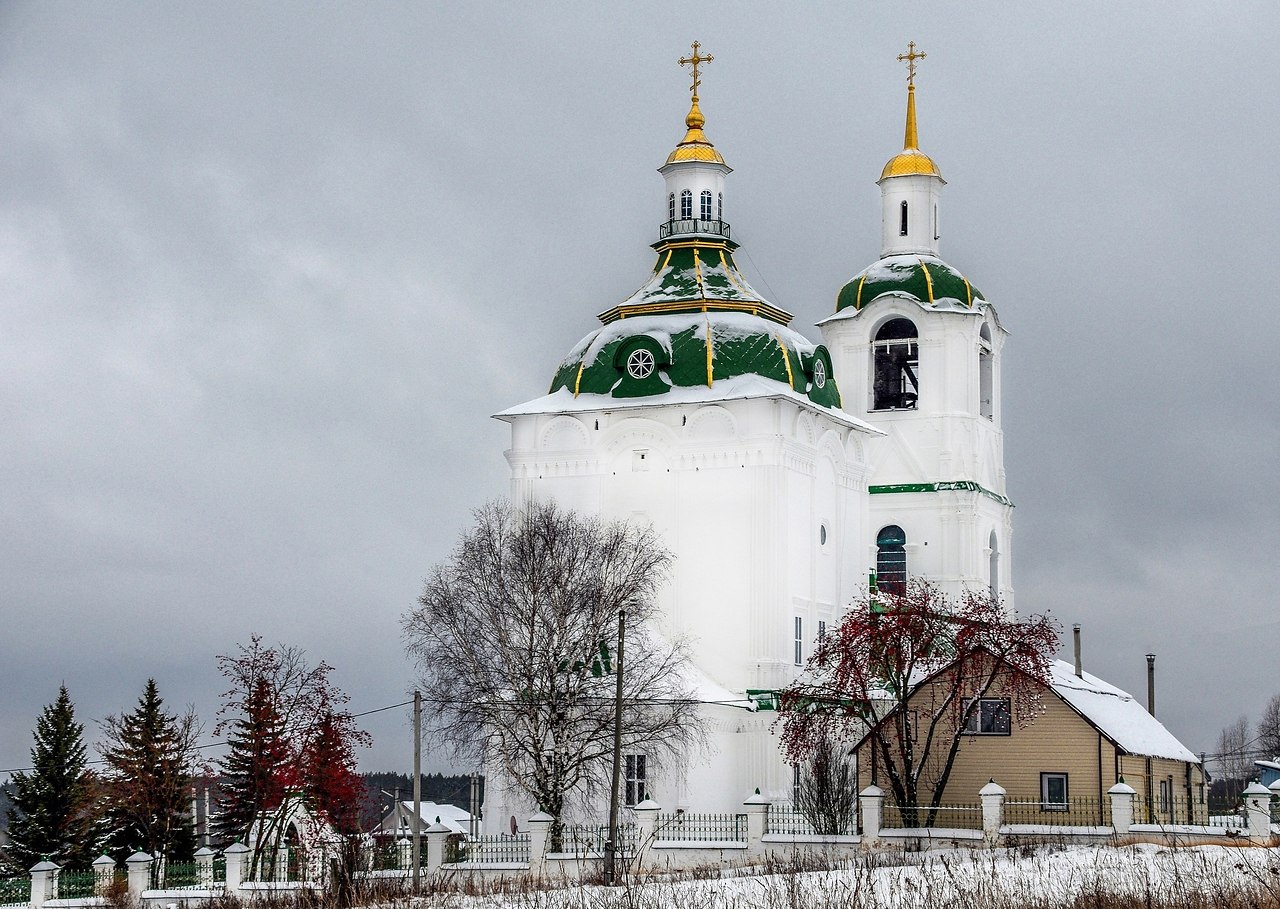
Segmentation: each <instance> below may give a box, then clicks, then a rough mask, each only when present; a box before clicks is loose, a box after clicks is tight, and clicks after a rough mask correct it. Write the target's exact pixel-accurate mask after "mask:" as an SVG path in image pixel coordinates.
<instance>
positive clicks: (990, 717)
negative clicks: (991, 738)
mask: <svg viewBox="0 0 1280 909" xmlns="http://www.w3.org/2000/svg"><path fill="white" fill-rule="evenodd" d="M972 705H973V701H972V700H966V701H965V702H964V709H965V711H966V712H967V713H969V719H968V722H966V723H965V725H964V731H965V732H966V733H967V734H968V735H1009V733H1010V731H1011V728H1012V724H1011V723H1010V722H1009V719H1010V712H1009V699H1008V698H982V699H981V700H980V701H979V702H978V703H977V705H976V706H972ZM971 706H972V712H970V707H971Z"/></svg>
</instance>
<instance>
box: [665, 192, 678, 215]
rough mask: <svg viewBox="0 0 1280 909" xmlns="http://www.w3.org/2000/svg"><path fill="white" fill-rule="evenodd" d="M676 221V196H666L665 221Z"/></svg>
mask: <svg viewBox="0 0 1280 909" xmlns="http://www.w3.org/2000/svg"><path fill="white" fill-rule="evenodd" d="M675 219H676V194H675V193H672V194H671V195H669V196H667V220H668V221H674V220H675Z"/></svg>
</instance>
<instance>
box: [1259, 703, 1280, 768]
mask: <svg viewBox="0 0 1280 909" xmlns="http://www.w3.org/2000/svg"><path fill="white" fill-rule="evenodd" d="M1258 748H1259V749H1260V750H1262V751H1263V752H1264V753H1265V755H1266V756H1267V757H1268V758H1272V759H1275V760H1280V694H1273V695H1272V696H1271V700H1269V701H1267V706H1266V707H1264V708H1262V719H1260V720H1259V721H1258Z"/></svg>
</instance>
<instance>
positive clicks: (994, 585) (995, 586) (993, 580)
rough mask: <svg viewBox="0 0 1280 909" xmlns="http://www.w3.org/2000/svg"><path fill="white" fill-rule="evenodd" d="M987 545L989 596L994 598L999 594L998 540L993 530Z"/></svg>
mask: <svg viewBox="0 0 1280 909" xmlns="http://www.w3.org/2000/svg"><path fill="white" fill-rule="evenodd" d="M987 546H988V548H989V549H990V550H991V555H990V556H989V558H990V560H991V563H990V569H989V575H988V576H989V579H990V585H991V596H992V598H993V599H994V598H995V597H998V596H1000V540H999V539H998V538H997V537H996V532H995V531H994V530H993V531H991V541H990V542H989V543H988V544H987Z"/></svg>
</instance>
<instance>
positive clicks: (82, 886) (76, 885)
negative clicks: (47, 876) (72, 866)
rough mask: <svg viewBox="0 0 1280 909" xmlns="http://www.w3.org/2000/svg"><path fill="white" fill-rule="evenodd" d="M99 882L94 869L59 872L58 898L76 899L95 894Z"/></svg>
mask: <svg viewBox="0 0 1280 909" xmlns="http://www.w3.org/2000/svg"><path fill="white" fill-rule="evenodd" d="M97 883H98V875H97V872H94V871H62V872H59V874H58V899H60V900H76V899H83V898H85V897H88V896H94V895H95V891H96V889H97V887H96V885H97Z"/></svg>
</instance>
